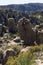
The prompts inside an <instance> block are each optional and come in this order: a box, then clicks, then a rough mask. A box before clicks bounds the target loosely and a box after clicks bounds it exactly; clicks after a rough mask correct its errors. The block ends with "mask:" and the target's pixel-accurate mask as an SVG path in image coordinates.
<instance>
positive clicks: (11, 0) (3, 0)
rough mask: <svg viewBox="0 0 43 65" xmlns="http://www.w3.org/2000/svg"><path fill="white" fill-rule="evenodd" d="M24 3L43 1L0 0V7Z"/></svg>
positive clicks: (42, 0) (40, 1)
mask: <svg viewBox="0 0 43 65" xmlns="http://www.w3.org/2000/svg"><path fill="white" fill-rule="evenodd" d="M24 3H43V0H0V5H8V4H24Z"/></svg>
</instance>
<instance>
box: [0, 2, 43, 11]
mask: <svg viewBox="0 0 43 65" xmlns="http://www.w3.org/2000/svg"><path fill="white" fill-rule="evenodd" d="M0 8H3V9H12V10H17V11H21V12H34V11H43V3H28V4H11V5H5V6H0Z"/></svg>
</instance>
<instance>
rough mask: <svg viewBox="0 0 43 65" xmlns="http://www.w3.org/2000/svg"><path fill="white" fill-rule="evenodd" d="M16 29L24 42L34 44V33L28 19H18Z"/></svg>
mask: <svg viewBox="0 0 43 65" xmlns="http://www.w3.org/2000/svg"><path fill="white" fill-rule="evenodd" d="M18 31H19V34H20V37H21V39H22V40H24V44H26V45H34V40H35V33H34V31H33V30H32V26H31V24H30V20H29V19H26V18H25V17H24V18H22V19H20V20H19V21H18Z"/></svg>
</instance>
